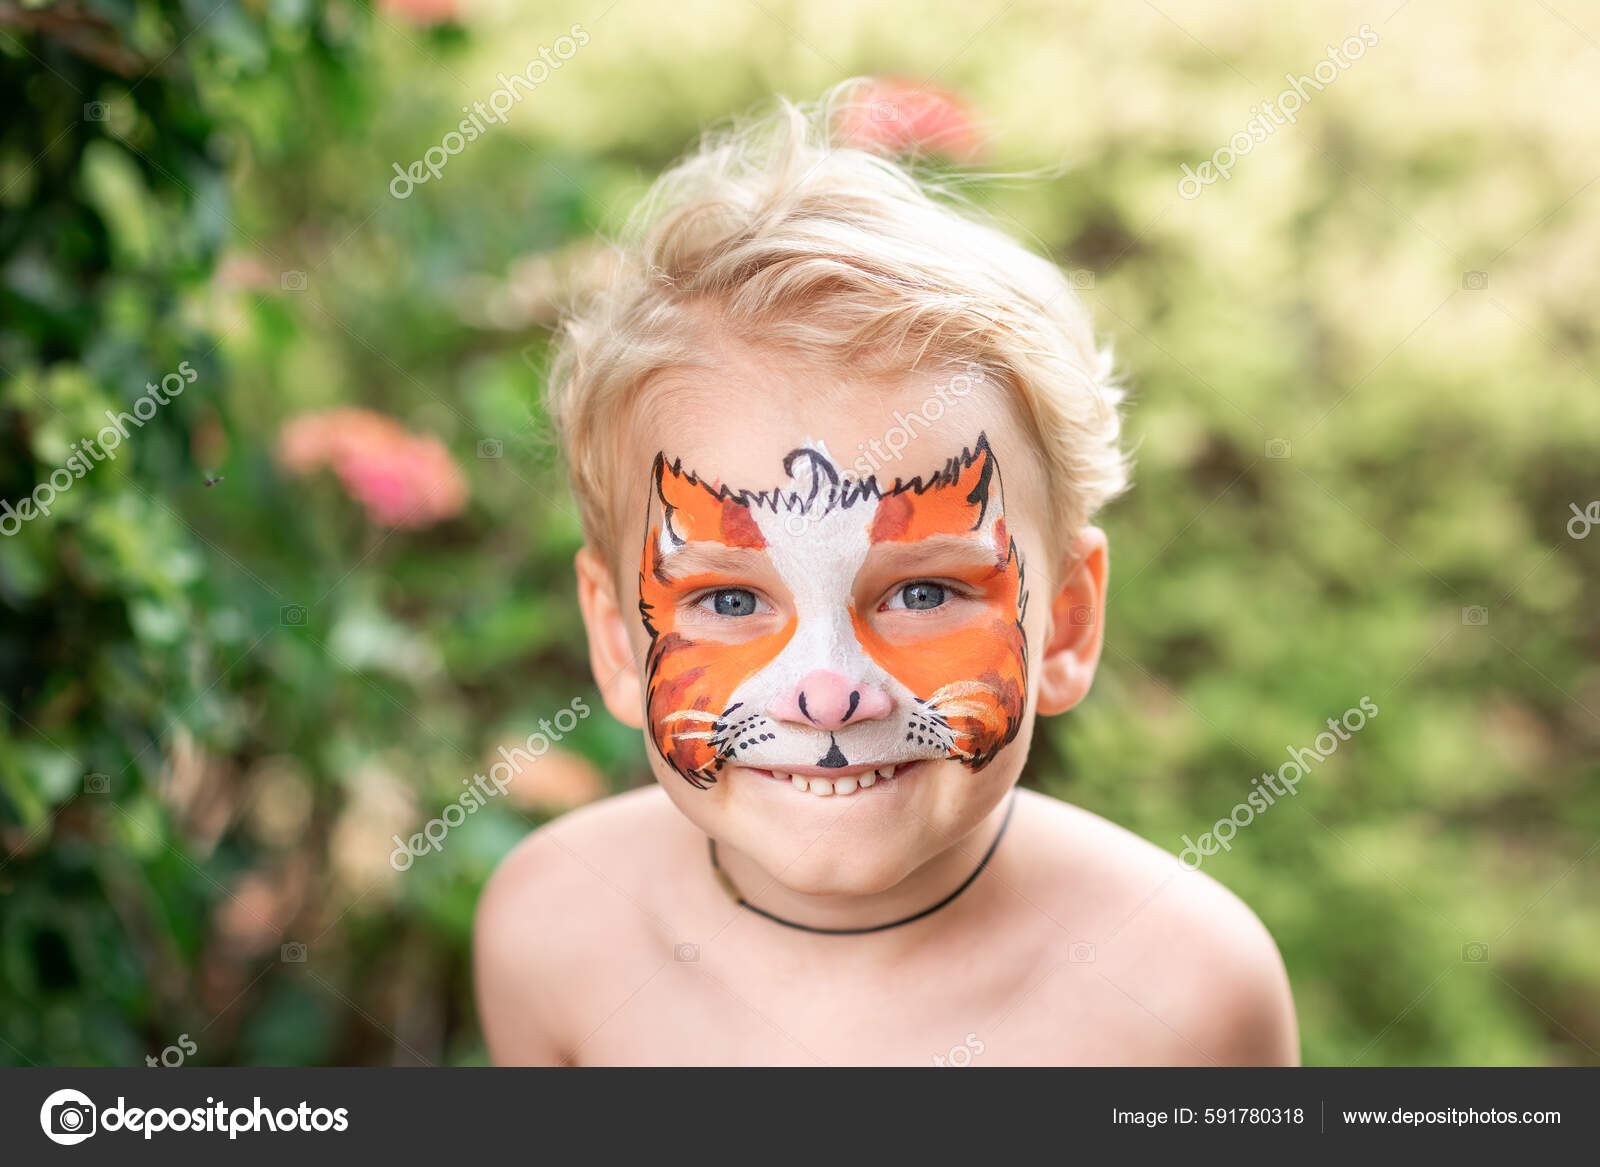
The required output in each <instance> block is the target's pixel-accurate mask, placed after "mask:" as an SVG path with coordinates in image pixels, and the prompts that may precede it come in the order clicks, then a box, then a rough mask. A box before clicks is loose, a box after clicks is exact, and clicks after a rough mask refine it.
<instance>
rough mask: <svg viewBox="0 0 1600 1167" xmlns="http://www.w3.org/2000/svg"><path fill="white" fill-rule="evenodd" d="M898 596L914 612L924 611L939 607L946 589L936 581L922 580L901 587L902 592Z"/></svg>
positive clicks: (902, 603)
mask: <svg viewBox="0 0 1600 1167" xmlns="http://www.w3.org/2000/svg"><path fill="white" fill-rule="evenodd" d="M896 598H897V599H898V600H899V601H900V603H901V605H903V606H904V607H906V608H909V609H911V610H912V611H914V612H924V611H927V610H928V609H929V608H937V607H939V606H940V605H941V604H943V603H944V600H945V591H944V588H943V587H941V586H940V585H938V584H936V583H929V582H927V581H926V580H922V581H919V582H917V583H914V584H907V585H906V586H905V587H903V588H901V589H900V594H899V595H898V596H897V597H896Z"/></svg>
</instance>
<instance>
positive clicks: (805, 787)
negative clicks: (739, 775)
mask: <svg viewBox="0 0 1600 1167" xmlns="http://www.w3.org/2000/svg"><path fill="white" fill-rule="evenodd" d="M916 764H917V763H915V762H901V763H899V764H898V765H893V766H844V767H837V766H829V767H822V766H798V767H795V768H794V769H789V770H779V769H772V770H752V773H755V774H763V775H766V776H767V777H769V778H774V779H776V780H777V781H779V782H787V783H789V784H790V785H791V786H793V787H794V788H795V789H796V790H798V791H799V792H800V793H802V794H813V795H816V796H817V797H819V798H829V797H832V796H833V795H836V794H837V795H849V794H854V793H856V792H857V791H858V790H866V789H869V788H870V787H872V786H874V785H876V784H877V783H878V782H880V781H887V780H888V779H890V778H893V777H894V776H895V773H896V772H897V771H901V772H903V771H905V770H909V769H910V768H911V767H912V766H915V765H916Z"/></svg>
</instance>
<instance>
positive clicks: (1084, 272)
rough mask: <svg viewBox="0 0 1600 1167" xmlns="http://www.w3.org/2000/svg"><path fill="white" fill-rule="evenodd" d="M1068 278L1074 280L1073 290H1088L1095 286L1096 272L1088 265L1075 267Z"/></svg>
mask: <svg viewBox="0 0 1600 1167" xmlns="http://www.w3.org/2000/svg"><path fill="white" fill-rule="evenodd" d="M1067 278H1068V279H1069V280H1070V281H1071V282H1072V288H1073V291H1077V292H1086V291H1088V290H1089V289H1090V288H1092V287H1094V272H1092V271H1090V270H1089V269H1088V268H1086V267H1080V268H1074V269H1073V270H1072V271H1071V272H1070V273H1068V277H1067Z"/></svg>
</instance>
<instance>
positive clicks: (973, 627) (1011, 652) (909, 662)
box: [855, 603, 1028, 769]
mask: <svg viewBox="0 0 1600 1167" xmlns="http://www.w3.org/2000/svg"><path fill="white" fill-rule="evenodd" d="M1005 606H1006V605H1005V604H1003V603H1000V604H995V605H992V606H991V610H990V612H989V613H988V614H987V615H985V616H984V617H982V618H980V619H977V620H974V621H972V622H971V623H969V624H967V625H964V626H963V627H961V628H959V629H956V630H955V631H953V632H949V633H946V634H944V635H942V636H931V637H921V638H918V639H916V640H912V641H907V642H900V643H896V642H893V641H890V640H888V639H886V638H884V637H882V636H880V635H878V634H877V633H876V632H874V631H873V630H872V629H871V628H870V627H867V626H866V625H865V623H864V622H863V621H862V620H861V619H860V618H859V617H856V618H855V623H856V635H857V637H858V638H859V639H860V641H861V644H862V647H864V648H865V649H866V650H867V652H868V653H869V654H870V655H871V656H872V658H873V660H875V661H876V662H877V663H878V664H879V665H881V666H882V667H883V668H884V669H885V670H886V671H887V672H889V673H890V674H891V675H892V676H894V678H895V679H896V680H898V681H899V682H900V683H901V684H903V685H905V686H906V688H908V689H910V690H911V692H912V693H914V694H915V695H916V696H917V697H919V698H921V699H922V700H923V701H924V702H926V703H927V704H928V705H930V706H931V707H932V708H933V709H934V711H935V712H937V713H938V714H939V715H940V716H942V717H943V718H944V719H945V721H946V722H948V723H949V726H950V728H951V730H952V731H953V733H954V744H955V748H956V750H957V751H958V752H959V754H960V755H961V756H962V758H963V760H964V761H965V762H966V764H967V765H968V766H970V767H971V768H972V769H979V768H981V767H982V766H984V765H987V764H988V762H989V761H990V759H992V758H993V757H994V755H995V754H996V753H998V752H999V750H1000V749H1001V748H1002V747H1004V746H1005V745H1006V744H1007V743H1008V742H1009V741H1011V739H1012V738H1013V737H1015V736H1016V733H1017V730H1018V728H1019V727H1020V726H1021V724H1022V715H1023V709H1024V707H1025V705H1026V703H1027V693H1028V651H1027V640H1026V638H1025V636H1024V634H1023V631H1022V628H1021V627H1020V625H1019V624H1018V623H1017V621H1016V619H1015V617H1014V616H1010V617H1008V616H1006V615H1002V614H1001V613H1000V612H999V611H995V610H994V609H995V608H1000V609H1003V608H1004V607H1005ZM1013 611H1014V609H1013Z"/></svg>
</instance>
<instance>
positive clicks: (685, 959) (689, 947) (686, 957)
mask: <svg viewBox="0 0 1600 1167" xmlns="http://www.w3.org/2000/svg"><path fill="white" fill-rule="evenodd" d="M672 959H673V960H676V961H678V962H679V963H682V964H693V963H694V962H695V961H697V960H699V959H700V946H699V945H698V944H674V945H673V946H672Z"/></svg>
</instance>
